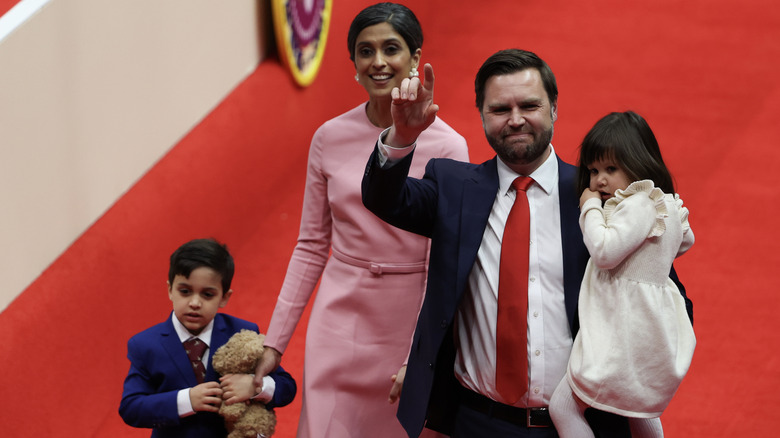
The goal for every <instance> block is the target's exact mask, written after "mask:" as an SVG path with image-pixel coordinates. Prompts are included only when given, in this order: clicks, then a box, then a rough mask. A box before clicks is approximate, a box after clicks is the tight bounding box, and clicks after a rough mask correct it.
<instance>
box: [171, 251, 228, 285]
mask: <svg viewBox="0 0 780 438" xmlns="http://www.w3.org/2000/svg"><path fill="white" fill-rule="evenodd" d="M204 266H205V267H207V268H211V269H213V270H214V271H216V272H217V273H218V274H219V275H220V276H221V277H222V293H225V292H227V291H229V290H230V284H231V282H232V281H233V273H234V272H235V264H234V262H233V256H231V255H230V252H228V249H227V246H225V245H224V244H222V243H219V242H217V241H216V240H214V239H195V240H190V241H189V242H187V243H185V244H184V245H182V246H180V247H179V248H178V249H176V251H174V252H173V254H171V261H170V267H169V269H168V284H170V285H173V278H174V277H176V276H177V275H182V276H184V277H186V278H190V274H192V271H194V270H196V269H198V268H200V267H204Z"/></svg>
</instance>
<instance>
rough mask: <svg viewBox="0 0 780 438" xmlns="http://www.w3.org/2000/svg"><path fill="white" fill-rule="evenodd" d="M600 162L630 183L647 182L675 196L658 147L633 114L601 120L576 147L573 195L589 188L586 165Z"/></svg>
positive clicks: (637, 115)
mask: <svg viewBox="0 0 780 438" xmlns="http://www.w3.org/2000/svg"><path fill="white" fill-rule="evenodd" d="M600 159H609V160H613V161H614V162H615V164H617V165H618V166H620V168H621V169H623V171H624V172H626V175H628V177H629V178H631V180H632V181H641V180H643V179H649V180H652V181H653V184H655V186H656V187H658V188H659V189H661V190H663V192H664V193H675V189H674V180H673V179H672V175H671V174H670V173H669V169H667V168H666V164H665V163H664V159H663V157H661V148H660V147H659V146H658V140H656V138H655V134H653V131H652V129H650V125H648V124H647V121H645V119H644V118H643V117H642V116H640V115H639V114H637V113H635V112H633V111H626V112H623V113H619V112H614V113H610V114H607V115H606V116H604V117H602V118H601V119H600V120H599V121H598V122H596V124H595V125H593V128H591V129H590V131H588V133H587V134H586V135H585V138H584V139H583V140H582V145H581V146H580V160H579V167H578V169H577V193H582V192H583V191H584V190H585V189H586V188H588V186H589V185H590V172H589V171H588V166H589V165H591V164H593V163H594V162H596V161H598V160H600Z"/></svg>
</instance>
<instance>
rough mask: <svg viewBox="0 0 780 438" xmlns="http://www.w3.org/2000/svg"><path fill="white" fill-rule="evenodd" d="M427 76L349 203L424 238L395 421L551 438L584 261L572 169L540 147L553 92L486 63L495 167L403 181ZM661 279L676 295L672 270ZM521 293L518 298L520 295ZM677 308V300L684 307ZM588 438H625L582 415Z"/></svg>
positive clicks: (397, 103) (495, 61)
mask: <svg viewBox="0 0 780 438" xmlns="http://www.w3.org/2000/svg"><path fill="white" fill-rule="evenodd" d="M433 84H434V77H433V69H432V67H431V66H430V65H426V66H425V77H424V82H421V81H420V80H419V79H418V78H411V79H406V80H404V82H403V83H402V85H401V87H400V88H397V89H395V90H393V93H392V98H393V107H392V111H393V120H394V124H393V126H391V127H390V128H388V129H387V130H386V131H385V132H383V133H382V134H381V135H380V138H379V141H378V142H377V145H376V148H375V150H374V153H373V154H372V155H371V157H370V159H369V162H368V165H367V167H366V173H365V175H364V177H363V203H364V204H365V205H366V207H367V208H368V209H370V210H371V211H373V212H374V213H375V214H376V215H377V216H379V217H380V218H382V219H383V220H385V221H387V222H388V223H390V224H393V225H395V226H397V227H399V228H402V229H405V230H408V231H411V232H414V233H418V234H421V235H425V236H428V237H430V238H431V253H430V263H429V272H428V286H427V291H426V296H425V302H424V304H423V307H422V309H421V311H420V315H419V319H418V321H417V328H416V330H415V334H414V339H413V343H412V348H411V351H410V355H409V361H408V366H407V367H406V368H405V369H404V368H402V369H401V370H400V371H399V374H398V376H397V378H396V386H395V387H394V388H393V392H392V393H391V399H393V398H394V397H396V396H397V394H398V391H400V387H401V385H403V391H402V392H401V395H400V404H399V408H398V418H399V420H400V421H401V423H402V424H403V426H404V428H405V429H406V431H407V433H408V434H409V436H410V437H417V436H419V434H420V433H421V431H422V429H423V426H426V427H429V428H431V429H435V430H439V431H441V432H445V433H447V434H450V435H451V436H452V437H454V438H458V437H486V438H487V437H491V438H493V437H557V436H558V435H557V432H556V431H555V428H554V427H553V426H552V423H551V421H550V419H549V414H548V412H547V410H546V408H547V406H548V403H549V400H550V396H551V395H552V392H553V391H554V389H555V387H556V386H557V384H558V382H559V381H560V379H561V378H562V377H563V375H564V373H565V369H566V364H567V361H568V357H569V353H570V350H571V345H572V339H573V337H574V335H575V334H576V332H577V330H578V323H577V298H578V296H579V288H580V283H581V281H582V276H583V272H584V270H585V266H586V264H587V260H588V253H587V249H586V248H585V246H584V244H583V242H582V235H581V231H580V228H579V224H578V218H579V209H578V205H579V199H578V198H579V195H578V194H577V193H575V176H576V168H575V167H574V166H571V165H569V164H566V163H564V162H563V161H561V160H560V159H559V158H558V157H557V156H556V154H555V150H554V148H553V146H552V144H551V140H552V135H553V124H554V122H555V121H556V119H557V111H558V89H557V84H556V81H555V77H554V75H553V73H552V71H551V70H550V68H549V66H548V65H547V64H546V63H545V62H544V61H543V60H542V59H540V58H539V57H538V56H536V55H535V54H533V53H531V52H527V51H523V50H516V49H510V50H503V51H500V52H497V53H495V54H494V55H492V56H491V57H490V58H488V59H487V60H486V61H485V63H484V64H483V65H482V67H481V68H480V70H479V72H478V73H477V77H476V80H475V91H476V104H477V108H478V109H479V111H480V116H481V118H482V124H483V127H484V130H485V136H486V137H487V140H488V142H489V143H490V145H491V147H492V148H493V149H494V150H495V152H496V155H497V157H494V158H493V159H492V160H489V161H487V162H485V163H482V164H470V163H463V162H457V161H453V160H449V159H434V160H431V161H430V162H429V163H428V165H427V167H426V173H425V176H424V177H423V178H422V179H414V178H408V177H407V174H408V169H409V165H410V162H411V156H412V154H413V151H414V143H415V141H416V139H417V137H418V136H419V134H420V133H421V132H422V131H423V130H425V128H426V127H427V126H429V125H430V123H432V122H433V120H434V119H435V117H436V112H437V111H438V106H437V105H436V104H434V103H433ZM520 176H528V177H531V178H532V179H533V182H532V184H531V186H530V187H529V188H528V189H527V190H526V194H527V198H528V207H529V209H530V242H529V255H528V291H527V294H528V310H527V316H526V320H522V319H520V320H518V321H516V327H517V329H518V330H524V329H526V328H527V345H518V346H517V348H519V349H525V350H527V357H528V372H527V374H528V379H527V387H523V388H520V391H519V392H520V393H523V395H522V396H521V397H520V399H519V400H516V401H515V400H508V399H507V398H506V397H505V396H502V394H501V393H500V392H499V391H498V389H497V385H496V362H497V359H496V331H497V328H496V327H497V317H496V314H497V303H498V276H499V261H500V255H501V242H502V240H503V235H504V225H505V223H506V219H507V216H508V214H509V211H510V209H511V207H512V204H513V203H514V199H515V196H516V195H515V190H514V189H513V188H512V181H513V180H514V179H515V178H517V177H520ZM671 277H672V279H673V280H675V282H677V283H678V286H679V287H680V290H681V291H682V293H683V295H685V289H684V288H683V287H682V285H681V284H679V282H678V281H677V278H676V275H675V273H674V271H672V273H671ZM523 293H525V292H523ZM686 300H687V298H686ZM587 416H588V418H589V421H590V423H591V426H592V427H593V429H594V432H595V433H596V436H598V437H629V436H630V432H629V430H628V425H627V422H626V421H625V419H624V418H621V417H618V416H614V415H611V414H607V413H604V412H600V411H596V410H593V409H590V410H589V412H588V413H587Z"/></svg>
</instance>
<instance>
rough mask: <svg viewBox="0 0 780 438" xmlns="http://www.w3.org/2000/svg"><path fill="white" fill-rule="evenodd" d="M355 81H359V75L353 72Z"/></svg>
mask: <svg viewBox="0 0 780 438" xmlns="http://www.w3.org/2000/svg"><path fill="white" fill-rule="evenodd" d="M355 82H360V76H358V74H357V73H355Z"/></svg>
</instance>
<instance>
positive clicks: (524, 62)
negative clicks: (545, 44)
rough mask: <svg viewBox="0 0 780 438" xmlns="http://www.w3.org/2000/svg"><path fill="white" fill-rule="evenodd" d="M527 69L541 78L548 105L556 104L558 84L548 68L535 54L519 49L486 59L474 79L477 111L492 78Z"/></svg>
mask: <svg viewBox="0 0 780 438" xmlns="http://www.w3.org/2000/svg"><path fill="white" fill-rule="evenodd" d="M529 68H533V69H536V70H537V71H538V72H539V75H540V76H541V77H542V84H543V85H544V91H546V92H547V98H548V99H550V105H551V106H555V104H556V103H558V83H557V82H556V81H555V75H554V74H553V72H552V70H551V69H550V66H549V65H547V63H546V62H544V60H543V59H542V58H540V57H538V56H537V55H536V54H535V53H533V52H529V51H527V50H520V49H506V50H500V51H498V52H496V53H494V54H492V55H491V56H490V58H488V59H486V60H485V62H484V63H482V67H480V68H479V71H478V72H477V76H476V78H474V94H476V103H477V109H478V110H479V112H480V113H481V112H482V105H483V104H484V103H485V84H486V83H487V81H488V79H490V78H492V77H493V76H503V75H508V74H512V73H517V72H521V71H524V70H527V69H529Z"/></svg>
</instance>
